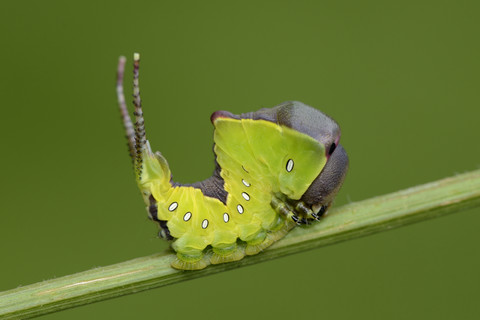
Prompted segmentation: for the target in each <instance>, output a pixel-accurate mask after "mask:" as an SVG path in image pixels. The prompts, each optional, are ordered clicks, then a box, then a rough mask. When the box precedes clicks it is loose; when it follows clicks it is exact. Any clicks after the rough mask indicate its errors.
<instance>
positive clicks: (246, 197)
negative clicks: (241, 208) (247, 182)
mask: <svg viewBox="0 0 480 320" xmlns="http://www.w3.org/2000/svg"><path fill="white" fill-rule="evenodd" d="M242 197H243V199H245V200H247V201H248V200H250V196H249V195H248V193H246V192H242Z"/></svg>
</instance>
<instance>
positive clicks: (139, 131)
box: [133, 53, 148, 177]
mask: <svg viewBox="0 0 480 320" xmlns="http://www.w3.org/2000/svg"><path fill="white" fill-rule="evenodd" d="M139 68H140V54H138V53H135V54H134V55H133V104H134V105H135V111H134V113H133V114H134V115H135V148H136V157H135V171H136V174H137V177H140V176H141V173H142V168H143V149H144V148H145V146H146V144H147V138H146V135H145V120H144V118H143V110H142V99H141V98H140V86H139V83H138V75H139ZM147 147H148V146H147Z"/></svg>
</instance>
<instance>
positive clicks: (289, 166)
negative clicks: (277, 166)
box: [286, 159, 294, 172]
mask: <svg viewBox="0 0 480 320" xmlns="http://www.w3.org/2000/svg"><path fill="white" fill-rule="evenodd" d="M293 164H294V163H293V160H292V159H289V160H288V161H287V168H286V169H287V172H291V171H292V170H293Z"/></svg>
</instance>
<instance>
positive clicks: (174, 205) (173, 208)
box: [168, 202, 178, 211]
mask: <svg viewBox="0 0 480 320" xmlns="http://www.w3.org/2000/svg"><path fill="white" fill-rule="evenodd" d="M177 207H178V203H176V202H172V204H170V206H169V207H168V211H175V209H177Z"/></svg>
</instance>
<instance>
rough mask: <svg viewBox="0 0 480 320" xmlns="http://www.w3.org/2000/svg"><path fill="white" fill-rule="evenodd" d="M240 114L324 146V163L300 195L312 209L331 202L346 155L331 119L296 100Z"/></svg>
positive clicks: (344, 168) (341, 178)
mask: <svg viewBox="0 0 480 320" xmlns="http://www.w3.org/2000/svg"><path fill="white" fill-rule="evenodd" d="M240 117H241V118H251V119H263V120H267V121H272V122H276V123H278V124H281V125H284V126H287V127H289V128H292V129H295V130H297V131H299V132H302V133H304V134H307V135H309V136H310V137H312V138H314V139H315V140H317V141H318V142H320V143H321V144H322V145H323V146H324V147H325V157H326V158H327V163H326V165H325V167H324V168H323V170H322V171H321V172H320V174H319V175H318V176H317V178H316V179H315V180H314V181H313V182H312V183H311V185H310V186H309V188H308V189H307V191H306V192H305V193H304V194H303V196H302V198H301V200H302V201H303V202H304V203H305V204H306V205H308V206H309V207H310V208H312V210H313V212H315V213H319V212H320V213H323V211H325V210H326V208H328V207H329V206H330V204H331V203H332V202H333V199H334V198H335V196H336V194H337V192H338V190H339V189H340V187H341V186H342V184H343V181H344V179H345V175H346V173H347V170H348V156H347V153H346V151H345V149H344V148H343V147H342V145H340V144H339V141H340V135H341V133H340V127H339V126H338V124H337V123H336V122H335V120H333V119H332V118H330V117H329V116H327V115H326V114H324V113H322V112H320V111H318V110H317V109H314V108H312V107H310V106H307V105H306V104H303V103H301V102H298V101H288V102H284V103H282V104H280V105H278V106H276V107H275V108H270V109H260V110H259V111H257V112H250V113H245V114H242V115H240Z"/></svg>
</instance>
